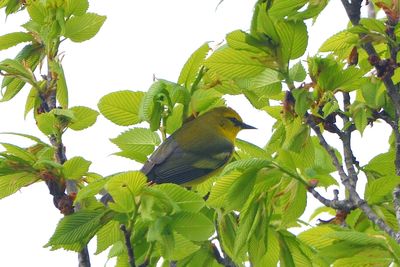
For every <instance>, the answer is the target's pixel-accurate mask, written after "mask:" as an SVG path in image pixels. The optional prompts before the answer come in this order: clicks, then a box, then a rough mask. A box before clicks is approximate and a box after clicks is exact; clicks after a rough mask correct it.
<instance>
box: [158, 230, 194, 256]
mask: <svg viewBox="0 0 400 267" xmlns="http://www.w3.org/2000/svg"><path fill="white" fill-rule="evenodd" d="M173 240H174V242H173V246H172V248H171V247H170V246H171V245H170V244H169V243H168V242H163V243H164V246H163V250H166V247H168V249H169V250H170V252H169V253H167V254H164V255H163V254H162V256H163V257H165V259H168V260H181V259H183V258H186V257H187V256H189V255H191V254H192V253H194V252H196V251H198V250H199V249H200V246H198V245H196V244H194V243H193V242H191V241H189V240H188V239H186V238H185V237H184V235H181V234H179V233H173Z"/></svg>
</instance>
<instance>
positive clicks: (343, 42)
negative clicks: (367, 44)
mask: <svg viewBox="0 0 400 267" xmlns="http://www.w3.org/2000/svg"><path fill="white" fill-rule="evenodd" d="M358 42H359V37H358V35H357V34H354V33H351V32H348V31H347V30H345V31H341V32H338V33H336V34H335V35H333V36H332V37H330V38H329V39H328V40H326V41H325V42H324V43H323V44H322V45H321V47H320V48H319V52H330V51H332V52H335V53H337V54H339V55H346V56H348V55H349V54H350V51H351V49H353V47H354V46H355V45H357V44H358Z"/></svg>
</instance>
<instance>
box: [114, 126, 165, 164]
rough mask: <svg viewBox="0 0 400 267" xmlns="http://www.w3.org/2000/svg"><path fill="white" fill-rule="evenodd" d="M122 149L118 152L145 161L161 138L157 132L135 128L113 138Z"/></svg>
mask: <svg viewBox="0 0 400 267" xmlns="http://www.w3.org/2000/svg"><path fill="white" fill-rule="evenodd" d="M111 142H113V143H114V144H116V145H117V146H118V147H119V148H120V149H121V150H122V151H121V152H118V153H116V154H117V155H120V156H124V157H127V158H130V159H133V160H136V161H139V162H145V161H146V160H147V156H148V155H150V154H151V153H152V152H153V151H154V148H155V146H157V145H159V144H160V142H161V140H160V137H159V136H158V134H157V133H155V132H153V131H151V130H149V129H145V128H133V129H130V130H128V131H125V132H123V133H122V134H120V135H119V136H118V137H116V138H113V139H111Z"/></svg>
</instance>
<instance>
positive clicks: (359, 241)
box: [327, 231, 386, 248]
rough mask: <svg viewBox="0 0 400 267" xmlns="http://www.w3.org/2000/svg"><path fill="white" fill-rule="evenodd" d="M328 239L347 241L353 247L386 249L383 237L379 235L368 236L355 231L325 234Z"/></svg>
mask: <svg viewBox="0 0 400 267" xmlns="http://www.w3.org/2000/svg"><path fill="white" fill-rule="evenodd" d="M327 237H328V238H334V239H337V240H343V241H348V242H350V243H352V244H354V245H362V246H366V245H378V246H382V247H383V248H385V247H386V241H385V237H384V235H381V234H375V235H374V234H368V233H362V232H356V231H336V232H331V233H328V234H327Z"/></svg>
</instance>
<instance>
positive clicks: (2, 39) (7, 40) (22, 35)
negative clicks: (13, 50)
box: [0, 32, 33, 50]
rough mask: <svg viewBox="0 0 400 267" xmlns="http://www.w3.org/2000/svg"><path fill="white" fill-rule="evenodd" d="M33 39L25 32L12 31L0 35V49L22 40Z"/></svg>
mask: <svg viewBox="0 0 400 267" xmlns="http://www.w3.org/2000/svg"><path fill="white" fill-rule="evenodd" d="M31 41H33V38H32V35H30V34H28V33H26V32H13V33H8V34H5V35H3V36H0V50H4V49H7V48H10V47H13V46H15V45H17V44H20V43H23V42H31Z"/></svg>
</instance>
